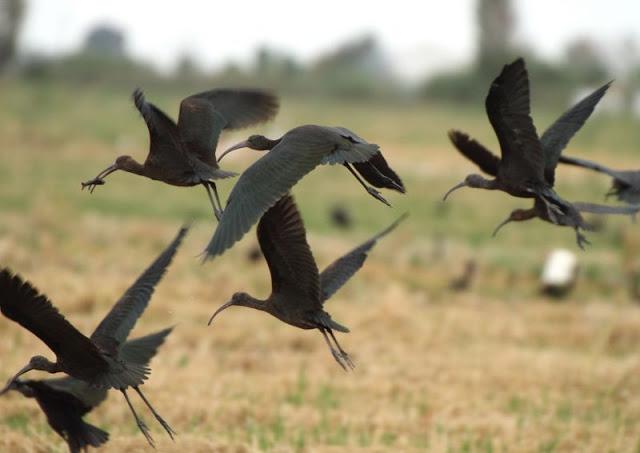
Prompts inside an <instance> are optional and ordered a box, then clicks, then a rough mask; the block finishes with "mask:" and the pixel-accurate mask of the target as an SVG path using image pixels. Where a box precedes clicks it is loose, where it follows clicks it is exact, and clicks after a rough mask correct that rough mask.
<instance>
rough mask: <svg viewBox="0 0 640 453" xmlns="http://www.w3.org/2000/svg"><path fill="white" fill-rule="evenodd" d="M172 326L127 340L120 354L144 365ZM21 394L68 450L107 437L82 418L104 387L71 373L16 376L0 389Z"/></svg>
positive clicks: (99, 442)
mask: <svg viewBox="0 0 640 453" xmlns="http://www.w3.org/2000/svg"><path fill="white" fill-rule="evenodd" d="M171 330H172V329H165V330H163V331H160V332H158V333H155V334H152V335H148V336H146V337H142V338H138V339H136V340H131V341H127V342H126V343H125V344H124V345H123V346H122V350H121V354H122V355H123V356H125V357H127V360H130V361H132V362H137V363H139V364H140V365H143V366H147V365H148V364H149V362H150V361H151V359H152V358H153V356H154V355H155V354H156V352H157V350H158V348H159V347H160V346H161V345H162V343H164V340H165V338H166V337H167V335H169V333H171ZM10 391H16V392H19V393H21V394H22V395H23V396H25V397H26V398H34V399H35V400H36V401H37V403H38V405H39V406H40V409H42V412H44V414H45V415H46V417H47V422H48V423H49V426H51V428H52V429H53V430H54V431H55V432H56V433H58V435H59V436H60V437H62V438H63V439H64V440H65V441H66V442H67V445H68V447H69V451H70V452H71V453H79V452H81V451H87V450H88V448H89V447H94V448H98V447H100V446H101V445H103V444H105V443H106V442H107V441H108V440H109V434H108V433H107V432H105V431H103V430H101V429H100V428H97V427H95V426H93V425H91V424H89V423H86V422H85V421H84V420H83V419H82V418H83V417H84V416H85V415H86V414H88V413H89V412H91V411H92V410H93V409H94V408H96V407H98V406H99V405H100V404H102V402H103V401H104V400H105V398H106V397H107V389H106V388H97V387H91V386H90V385H89V384H88V383H86V382H84V381H81V380H78V379H75V378H72V377H70V376H67V377H63V378H55V379H42V380H21V379H16V380H14V381H12V382H10V383H9V385H8V386H7V387H6V388H5V389H4V390H3V391H2V392H0V395H2V394H3V393H7V392H10Z"/></svg>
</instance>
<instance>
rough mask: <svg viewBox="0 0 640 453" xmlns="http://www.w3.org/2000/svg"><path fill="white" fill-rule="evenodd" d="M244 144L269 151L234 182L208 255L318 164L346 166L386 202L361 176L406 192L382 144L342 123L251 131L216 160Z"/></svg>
mask: <svg viewBox="0 0 640 453" xmlns="http://www.w3.org/2000/svg"><path fill="white" fill-rule="evenodd" d="M244 147H249V148H251V149H254V150H260V151H267V150H270V151H269V152H268V153H267V154H266V155H265V156H263V157H261V158H260V159H258V160H257V161H256V162H255V163H253V164H252V165H251V166H250V167H249V168H248V169H247V170H245V171H244V172H243V173H242V175H241V176H240V178H238V181H237V183H236V184H235V185H234V186H233V189H232V190H231V193H230V194H229V198H228V200H227V206H226V207H225V214H223V216H222V218H221V219H220V223H219V224H218V227H217V228H216V231H215V233H214V235H213V238H212V239H211V241H210V242H209V245H208V246H207V248H206V250H205V255H206V258H212V257H214V256H216V255H221V254H222V253H224V251H225V250H227V249H228V248H230V247H231V246H232V245H233V244H234V243H236V242H237V241H239V240H240V238H242V236H244V235H245V234H246V233H247V231H249V229H250V228H251V226H252V225H254V224H255V223H256V222H257V221H258V220H259V219H260V217H261V216H262V214H264V213H265V212H266V211H267V209H269V208H270V207H271V206H273V205H274V204H275V203H276V202H277V201H278V200H279V199H280V198H282V197H283V196H284V195H285V194H286V193H287V192H288V191H289V190H290V189H291V188H292V187H293V186H294V185H295V184H296V183H297V182H298V181H299V180H300V179H302V177H303V176H305V175H306V174H307V173H309V172H311V171H312V170H313V169H314V168H316V167H317V166H318V165H321V164H330V165H335V164H341V165H344V166H345V167H346V168H347V169H348V170H349V172H351V173H352V174H353V176H354V177H355V178H356V179H357V180H358V182H359V183H360V184H362V185H363V186H364V188H365V189H366V190H367V192H368V193H369V194H371V195H372V196H373V197H374V198H376V199H377V200H380V201H381V202H383V203H385V204H387V205H388V204H389V203H388V202H387V200H385V199H384V198H383V197H382V195H380V193H379V192H378V191H377V190H376V189H374V188H373V187H371V186H368V185H367V184H366V183H365V181H363V179H362V178H364V180H366V181H367V182H368V183H369V184H371V185H372V186H375V187H378V188H387V189H393V190H396V191H398V192H401V193H404V192H405V189H404V185H403V183H402V180H401V179H400V178H399V177H398V175H397V174H396V173H395V172H394V171H393V170H392V169H391V168H390V167H389V165H388V164H387V161H386V160H385V158H384V157H383V155H382V152H381V151H380V147H379V146H378V145H375V144H373V143H368V142H367V141H365V140H364V139H362V138H361V137H359V136H357V135H356V134H355V133H353V132H351V131H350V130H348V129H345V128H342V127H325V126H314V125H306V126H299V127H296V128H294V129H291V130H290V131H289V132H287V133H286V134H284V135H283V136H282V137H281V138H279V139H277V140H270V139H268V138H266V137H263V136H262V135H252V136H251V137H249V138H248V139H247V140H245V141H243V142H241V143H239V144H237V145H235V146H232V147H231V148H229V149H228V150H226V151H225V152H224V153H223V154H222V155H221V156H220V159H222V158H223V157H224V156H225V155H226V154H227V153H229V152H231V151H233V150H235V149H240V148H244ZM358 174H359V175H360V176H358ZM361 177H362V178H361Z"/></svg>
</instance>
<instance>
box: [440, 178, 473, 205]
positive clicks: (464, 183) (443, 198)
mask: <svg viewBox="0 0 640 453" xmlns="http://www.w3.org/2000/svg"><path fill="white" fill-rule="evenodd" d="M466 186H467V183H466V182H464V181H462V182H461V183H460V184H456V185H455V186H453V187H452V188H451V189H449V191H448V192H447V193H445V194H444V197H442V201H447V197H448V196H449V195H450V194H451V192H453V191H455V190H458V189H460V188H462V187H466Z"/></svg>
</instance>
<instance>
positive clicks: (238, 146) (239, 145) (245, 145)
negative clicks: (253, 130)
mask: <svg viewBox="0 0 640 453" xmlns="http://www.w3.org/2000/svg"><path fill="white" fill-rule="evenodd" d="M248 147H249V141H248V140H244V141H242V142H240V143H237V144H235V145H233V146H232V147H231V148H228V149H227V150H226V151H225V152H224V153H222V154H220V157H218V162H220V161H221V160H222V158H223V157H224V156H226V155H227V154H229V153H230V152H231V151H235V150H236V149H242V148H248Z"/></svg>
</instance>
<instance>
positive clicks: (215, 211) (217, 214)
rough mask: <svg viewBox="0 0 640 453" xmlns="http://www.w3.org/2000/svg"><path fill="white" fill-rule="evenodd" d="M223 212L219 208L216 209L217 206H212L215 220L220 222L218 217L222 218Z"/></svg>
mask: <svg viewBox="0 0 640 453" xmlns="http://www.w3.org/2000/svg"><path fill="white" fill-rule="evenodd" d="M223 212H224V211H221V210H220V209H218V208H214V209H213V215H214V216H215V217H216V220H217V221H218V222H220V219H221V218H222V214H223Z"/></svg>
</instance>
